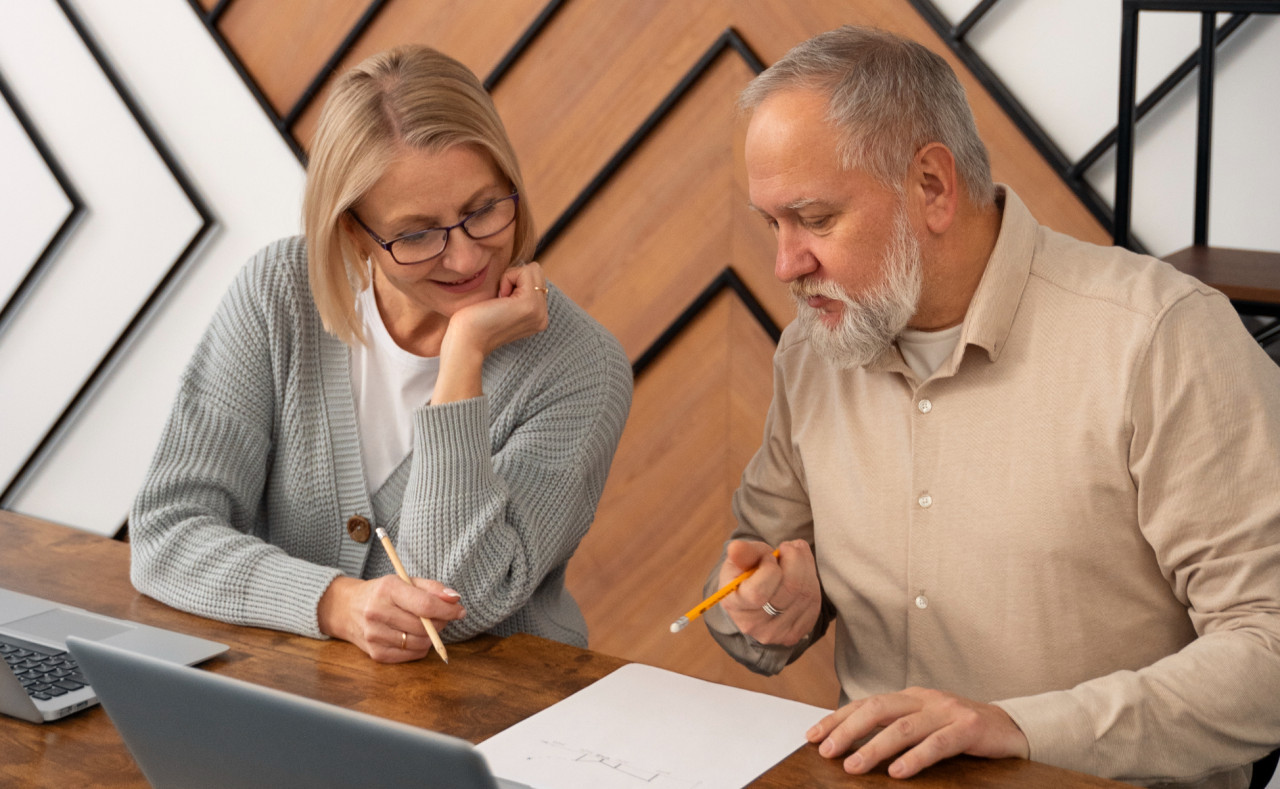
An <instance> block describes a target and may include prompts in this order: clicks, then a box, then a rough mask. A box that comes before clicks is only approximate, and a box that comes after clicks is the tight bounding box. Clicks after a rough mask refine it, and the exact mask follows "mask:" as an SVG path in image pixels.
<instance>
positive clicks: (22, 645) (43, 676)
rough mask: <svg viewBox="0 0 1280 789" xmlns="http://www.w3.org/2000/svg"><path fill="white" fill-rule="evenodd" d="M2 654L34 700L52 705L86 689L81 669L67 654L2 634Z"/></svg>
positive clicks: (0, 639) (0, 643)
mask: <svg viewBox="0 0 1280 789" xmlns="http://www.w3.org/2000/svg"><path fill="white" fill-rule="evenodd" d="M0 654H2V655H4V661H5V662H6V663H8V664H9V668H11V669H13V673H14V674H16V675H17V677H18V681H19V682H21V683H22V687H24V688H26V691H27V695H28V696H30V697H31V698H33V699H39V700H41V701H48V700H49V699H52V698H55V697H57V696H61V695H63V694H65V693H68V692H69V691H73V690H79V689H80V688H83V687H84V686H85V681H84V675H83V674H81V673H80V666H79V665H78V664H77V663H76V659H75V658H73V657H71V655H70V654H69V653H68V652H67V651H66V650H61V649H54V648H53V647H46V646H43V645H41V644H32V643H31V642H30V641H23V640H22V639H19V638H14V637H13V636H8V635H3V634H0Z"/></svg>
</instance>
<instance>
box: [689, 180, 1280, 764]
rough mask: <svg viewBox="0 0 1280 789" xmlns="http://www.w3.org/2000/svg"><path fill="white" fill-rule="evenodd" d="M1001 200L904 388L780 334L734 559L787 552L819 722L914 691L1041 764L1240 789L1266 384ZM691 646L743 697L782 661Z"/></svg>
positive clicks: (1274, 627) (1219, 305) (1200, 304)
mask: <svg viewBox="0 0 1280 789" xmlns="http://www.w3.org/2000/svg"><path fill="white" fill-rule="evenodd" d="M1001 195H1002V201H1003V221H1002V226H1001V230H1000V235H999V239H998V241H997V244H996V247H995V250H994V251H993V253H992V255H991V259H990V260H989V261H988V264H987V268H986V271H985V273H984V276H983V279H982V282H981V284H980V286H979V288H978V290H977V292H976V293H975V295H974V298H973V301H972V303H971V304H970V307H969V311H968V313H967V315H966V318H965V321H964V328H963V330H962V332H961V336H960V341H959V343H958V345H957V347H956V349H955V352H954V353H953V354H952V356H951V357H950V359H949V360H948V361H947V362H945V363H944V364H943V365H942V366H941V367H940V368H939V369H938V370H937V371H936V372H935V373H934V374H933V375H932V376H931V377H930V378H929V379H928V380H925V381H920V380H919V379H918V378H917V377H916V375H915V374H914V373H913V372H912V371H911V369H910V368H909V367H908V366H907V365H906V364H905V363H904V362H903V361H902V359H901V357H900V356H899V355H898V354H892V355H891V356H892V358H888V359H885V360H884V361H883V362H882V363H879V364H877V365H876V366H874V367H873V368H870V369H867V368H864V369H855V370H838V369H836V368H834V367H832V366H831V365H829V364H827V363H826V362H824V361H823V360H822V359H821V358H819V357H818V356H816V355H815V354H814V353H812V352H811V351H810V350H809V348H808V345H807V343H806V342H805V341H804V340H803V339H802V338H801V337H800V336H799V335H798V334H797V332H796V331H795V326H792V327H790V328H788V329H787V330H786V331H785V332H784V333H783V336H782V340H781V342H780V343H779V345H778V350H777V354H776V356H775V358H774V398H773V403H772V405H771V407H770V411H769V416H768V421H767V423H766V427H765V437H764V444H763V446H762V447H761V448H760V450H759V452H758V453H757V455H756V456H755V457H754V458H753V459H752V461H751V463H750V464H749V465H748V467H747V469H746V471H745V472H744V474H743V478H742V484H741V487H740V488H739V490H738V492H737V494H736V495H735V498H734V510H735V513H736V514H737V516H738V522H739V528H738V530H737V531H736V532H735V535H734V536H735V537H752V536H754V537H758V538H760V539H763V540H764V541H766V542H768V543H770V544H774V545H776V544H778V543H779V542H782V541H784V540H787V539H793V538H804V539H807V540H809V541H810V542H811V543H812V544H813V545H814V552H815V556H816V558H817V563H818V572H819V575H820V577H821V580H822V587H823V591H824V594H825V596H826V598H827V600H828V601H829V603H830V604H831V606H832V607H833V609H834V615H833V616H832V618H831V621H832V622H833V623H834V625H835V627H834V630H835V633H834V637H835V638H836V671H837V673H838V675H839V678H840V682H841V687H842V689H843V694H844V695H845V696H846V697H850V698H859V697H863V696H866V695H869V694H875V693H883V692H892V691H897V690H900V689H902V688H905V687H908V686H912V685H918V686H924V687H933V688H939V689H943V690H947V691H951V692H954V693H958V694H960V695H963V696H966V697H969V698H972V699H976V700H980V701H996V702H998V703H999V704H1000V706H1001V707H1003V708H1004V709H1005V710H1006V711H1008V713H1009V714H1010V715H1011V716H1012V717H1013V719H1014V720H1015V721H1016V722H1017V724H1018V725H1019V726H1020V727H1021V728H1022V730H1023V732H1025V734H1026V736H1027V739H1028V741H1029V743H1030V749H1031V758H1032V759H1035V760H1038V761H1041V762H1047V763H1050V764H1055V765H1059V766H1063V767H1067V768H1071V769H1075V770H1080V771H1084V772H1089V773H1094V774H1097V775H1103V776H1108V777H1113V778H1120V779H1124V780H1130V781H1134V782H1137V783H1152V782H1158V781H1167V780H1177V781H1187V782H1195V781H1202V782H1203V785H1205V786H1244V785H1245V784H1246V783H1247V779H1246V776H1247V774H1248V773H1247V769H1245V768H1240V767H1239V766H1240V765H1244V764H1247V763H1248V762H1251V761H1252V760H1254V759H1256V758H1258V757H1260V756H1261V755H1263V754H1265V753H1266V752H1268V751H1270V750H1271V749H1272V748H1274V747H1276V746H1277V745H1280V368H1277V366H1276V365H1275V364H1274V363H1273V362H1272V361H1271V360H1270V359H1269V358H1268V357H1267V356H1266V354H1265V353H1263V352H1262V350H1261V349H1260V348H1259V347H1258V346H1257V344H1256V343H1255V342H1254V341H1253V340H1252V338H1250V337H1249V336H1248V334H1247V333H1246V332H1245V330H1244V328H1243V327H1242V325H1241V323H1240V320H1239V318H1238V317H1237V316H1236V313H1235V312H1234V310H1233V309H1232V307H1231V305H1230V304H1229V302H1228V301H1227V299H1226V298H1225V297H1223V296H1222V294H1220V293H1218V292H1217V291H1215V290H1212V289H1211V288H1209V287H1207V286H1205V285H1203V284H1200V283H1199V282H1197V281H1196V280H1194V279H1191V278H1189V277H1186V276H1183V275H1181V274H1179V273H1177V272H1176V271H1175V270H1174V269H1172V268H1171V267H1169V266H1168V265H1166V264H1164V263H1162V262H1160V261H1158V260H1155V259H1152V258H1149V257H1143V256H1139V255H1134V254H1131V253H1129V252H1126V251H1124V250H1121V249H1118V248H1104V247H1098V246H1094V245H1090V244H1085V243H1082V242H1079V241H1077V240H1074V239H1071V238H1069V237H1067V236H1063V235H1061V234H1058V233H1055V232H1053V231H1050V230H1048V229H1047V228H1044V227H1041V226H1040V225H1038V224H1037V223H1036V221H1035V220H1034V219H1033V218H1032V216H1031V214H1030V213H1029V212H1028V210H1027V209H1026V207H1025V206H1024V205H1023V203H1022V202H1021V201H1020V200H1019V199H1018V197H1017V196H1016V195H1015V194H1013V193H1012V192H1011V191H1009V190H1007V189H1002V190H1001ZM714 579H715V574H714V573H713V575H712V581H711V582H709V583H711V584H714ZM708 624H709V626H710V627H711V629H712V632H713V634H714V635H716V637H717V639H718V640H719V641H720V642H721V643H722V644H723V645H724V646H725V647H726V649H728V650H729V651H730V652H731V653H733V654H734V655H735V656H736V657H738V658H739V659H740V660H742V661H743V662H744V663H747V664H748V665H750V666H752V667H753V668H755V669H756V670H759V671H762V672H764V673H772V672H776V671H779V670H781V669H782V667H783V666H784V665H785V664H786V662H787V660H788V659H789V658H792V657H793V656H794V655H793V654H792V653H793V650H790V649H784V648H780V647H764V648H762V647H760V646H759V645H756V644H754V642H751V641H750V640H749V639H746V638H745V637H743V636H742V635H741V634H739V633H737V631H736V629H735V628H734V627H733V625H732V623H731V622H730V621H729V619H728V618H727V616H725V615H724V614H723V612H722V611H720V609H719V608H718V607H717V608H716V609H714V610H713V612H712V613H711V614H710V615H709V616H708ZM822 627H825V623H821V624H820V629H821V628H822ZM808 643H809V642H808V641H806V642H804V644H802V645H801V648H803V646H805V645H807V644H808ZM1233 768H1235V769H1233Z"/></svg>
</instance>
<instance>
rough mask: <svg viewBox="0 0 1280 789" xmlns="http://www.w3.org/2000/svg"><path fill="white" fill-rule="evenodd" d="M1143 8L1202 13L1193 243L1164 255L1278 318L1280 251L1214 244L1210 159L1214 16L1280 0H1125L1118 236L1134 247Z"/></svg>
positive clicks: (1244, 305)
mask: <svg viewBox="0 0 1280 789" xmlns="http://www.w3.org/2000/svg"><path fill="white" fill-rule="evenodd" d="M1142 11H1182V12H1187V13H1196V14H1200V48H1199V52H1198V61H1197V67H1198V71H1199V73H1198V78H1199V107H1198V115H1197V129H1196V199H1195V218H1194V222H1195V226H1194V228H1195V229H1194V239H1193V243H1192V245H1191V246H1189V247H1187V248H1186V249H1183V250H1180V251H1178V252H1175V253H1173V254H1172V255H1169V256H1167V257H1166V258H1165V260H1167V261H1168V262H1169V263H1171V264H1173V265H1174V266H1175V267H1176V268H1178V269H1179V270H1181V271H1184V272H1186V273H1188V274H1190V275H1192V276H1194V277H1196V278H1198V279H1200V280H1201V281H1203V282H1205V283H1207V284H1209V285H1212V286H1213V287H1215V288H1217V289H1218V290H1221V291H1222V292H1223V293H1225V294H1226V295H1227V297H1228V298H1230V299H1231V301H1232V303H1233V304H1234V305H1235V307H1236V309H1237V311H1239V312H1240V313H1242V314H1244V315H1252V316H1271V317H1280V252H1274V251H1263V250H1249V249H1231V248H1226V247H1214V246H1210V245H1209V238H1208V237H1209V231H1208V227H1209V160H1210V155H1211V152H1212V139H1213V70H1214V53H1215V45H1214V44H1215V37H1219V38H1220V37H1221V36H1220V34H1219V32H1218V30H1217V26H1216V15H1217V14H1219V13H1231V14H1236V15H1246V16H1247V15H1249V14H1276V13H1280V0H1123V9H1122V14H1123V17H1122V23H1121V33H1120V114H1119V121H1118V123H1117V126H1116V196H1115V225H1114V235H1113V237H1114V239H1115V243H1116V244H1117V245H1119V246H1124V247H1128V248H1130V249H1132V248H1135V247H1136V246H1137V245H1136V243H1135V242H1134V239H1133V237H1132V235H1131V230H1130V224H1129V220H1130V213H1131V211H1132V208H1133V158H1134V126H1135V124H1136V122H1137V117H1136V116H1137V113H1136V107H1137V96H1136V93H1137V80H1136V75H1137V60H1138V17H1139V14H1140V12H1142ZM1254 336H1255V337H1256V338H1257V339H1258V341H1259V342H1261V343H1263V344H1264V345H1267V344H1270V343H1271V342H1272V341H1274V340H1276V339H1280V321H1274V322H1264V323H1263V324H1262V326H1261V328H1260V329H1259V330H1257V331H1256V332H1255V335H1254Z"/></svg>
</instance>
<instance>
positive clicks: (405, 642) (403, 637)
mask: <svg viewBox="0 0 1280 789" xmlns="http://www.w3.org/2000/svg"><path fill="white" fill-rule="evenodd" d="M400 648H401V649H408V648H409V634H408V633H404V632H402V633H400Z"/></svg>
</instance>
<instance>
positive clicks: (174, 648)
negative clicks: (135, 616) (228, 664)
mask: <svg viewBox="0 0 1280 789" xmlns="http://www.w3.org/2000/svg"><path fill="white" fill-rule="evenodd" d="M68 636H78V637H80V638H83V639H87V640H91V641H100V642H102V643H106V644H113V645H115V646H118V647H121V648H123V649H127V650H131V651H134V652H139V653H142V654H145V655H151V656H154V657H156V658H159V659H161V660H169V661H173V662H175V663H184V664H192V663H199V662H200V661H202V660H207V659H209V658H211V657H213V656H214V655H217V654H219V653H221V652H225V651H226V650H227V645H226V644H219V643H216V642H214V641H206V640H205V639H203V638H196V637H194V636H188V635H184V634H182V633H175V632H173V631H171V630H164V629H161V628H158V627H151V626H149V625H142V624H138V623H137V622H129V621H127V620H124V619H115V618H112V617H109V616H103V615H101V614H95V613H93V612H91V611H85V610H83V609H80V608H72V607H71V606H66V605H61V604H59V603H55V602H52V601H50V600H46V599H44V598H41V597H32V596H31V595H25V594H19V593H17V592H11V591H9V590H8V589H0V654H3V655H4V658H5V663H6V667H5V668H0V713H4V714H5V715H10V716H12V717H15V718H21V719H22V720H26V721H31V722H32V723H43V722H45V721H51V720H57V719H58V718H61V717H64V716H66V715H70V714H71V713H73V712H76V711H77V710H82V709H84V708H85V707H88V706H90V705H92V704H96V703H97V701H98V697H97V695H96V694H95V692H94V688H93V687H92V685H91V684H85V682H84V678H83V676H82V675H81V674H80V672H79V670H78V669H77V667H76V666H75V662H74V660H72V659H71V656H69V655H67V653H66V649H67V637H68Z"/></svg>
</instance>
